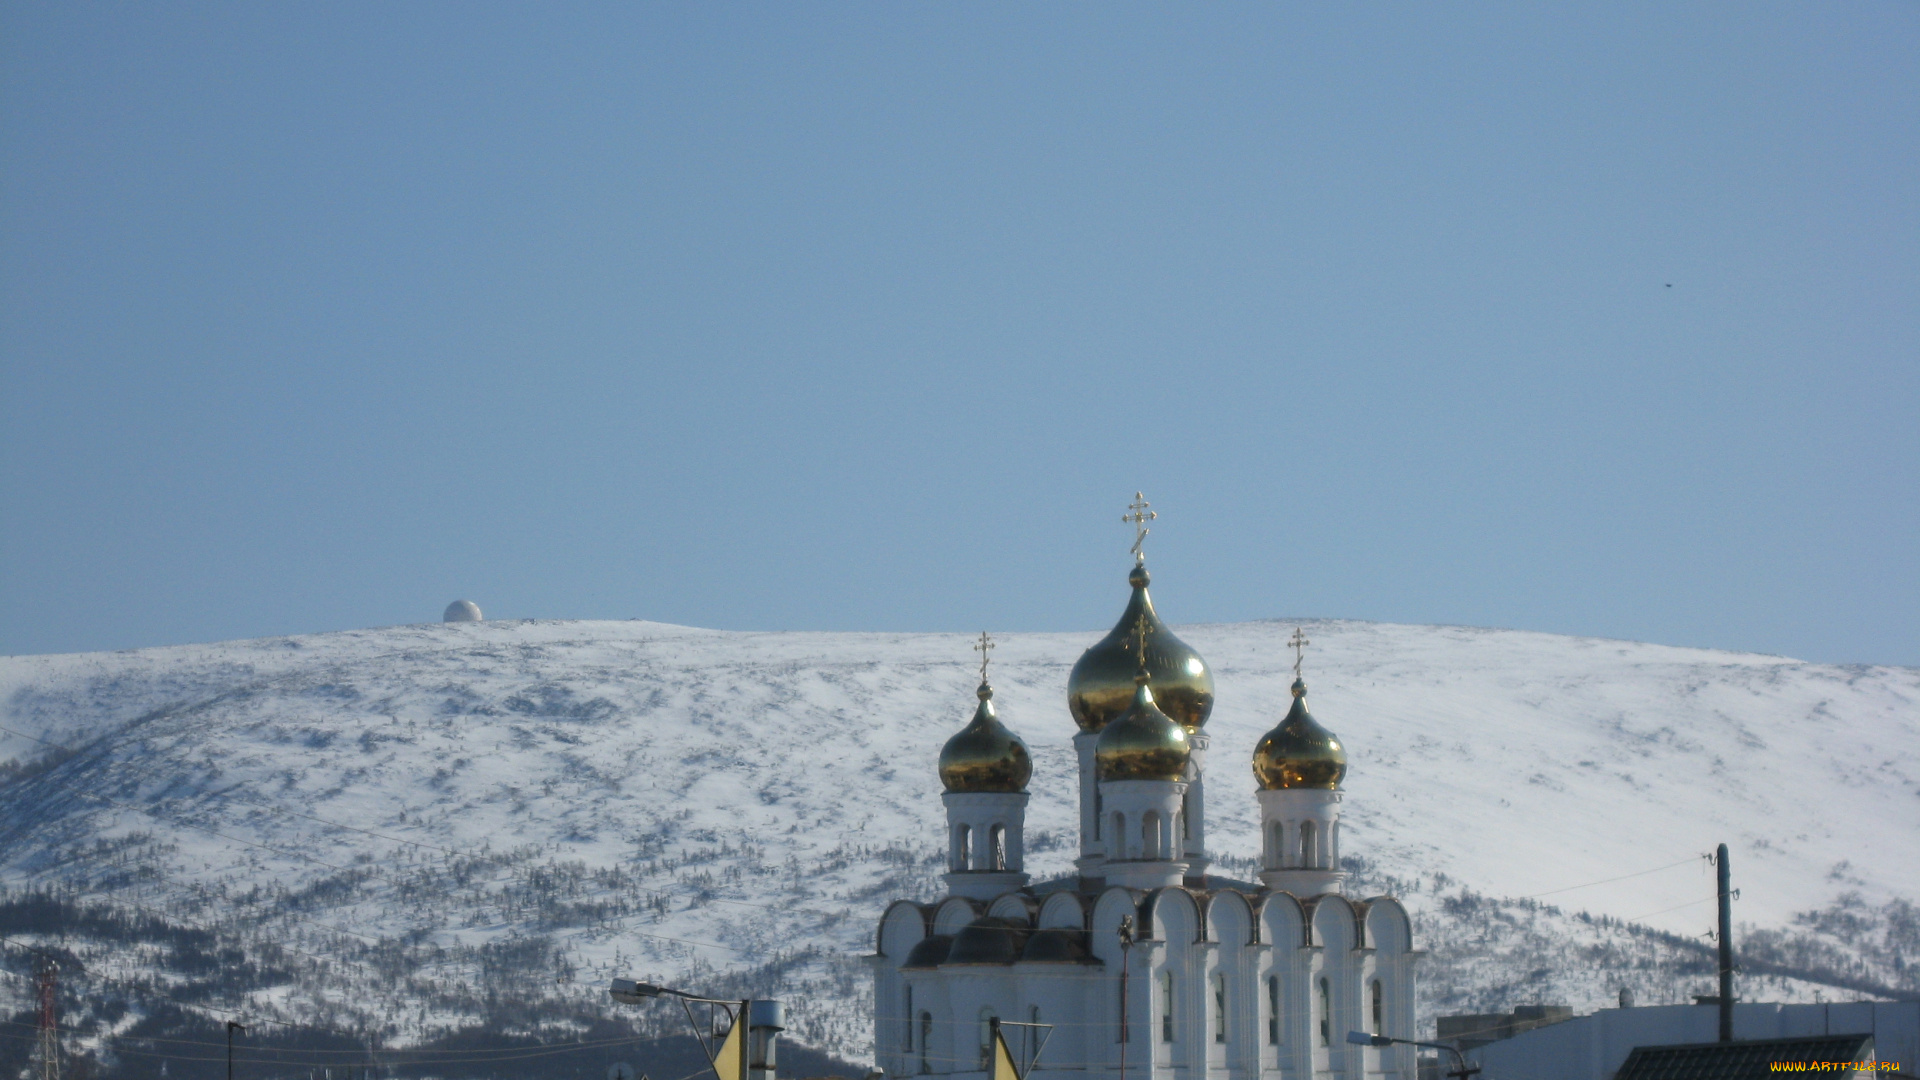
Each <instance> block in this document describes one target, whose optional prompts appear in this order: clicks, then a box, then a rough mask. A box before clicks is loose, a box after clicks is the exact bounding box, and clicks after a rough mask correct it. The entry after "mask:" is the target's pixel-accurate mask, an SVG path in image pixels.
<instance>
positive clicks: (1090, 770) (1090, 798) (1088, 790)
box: [1073, 731, 1106, 878]
mask: <svg viewBox="0 0 1920 1080" xmlns="http://www.w3.org/2000/svg"><path fill="white" fill-rule="evenodd" d="M1099 741H1100V735H1099V733H1098V732H1092V731H1083V732H1081V733H1080V734H1078V735H1075V736H1074V737H1073V749H1074V753H1075V754H1076V755H1077V756H1078V757H1079V759H1080V857H1079V858H1078V859H1076V860H1074V864H1073V865H1074V868H1075V869H1076V870H1078V871H1079V873H1080V876H1081V877H1083V878H1098V877H1100V876H1101V869H1100V867H1101V864H1102V863H1104V862H1105V861H1106V841H1105V839H1104V836H1103V832H1102V826H1101V814H1100V810H1101V806H1100V780H1099V774H1098V772H1097V771H1096V770H1097V767H1096V765H1095V764H1094V759H1093V747H1094V744H1095V743H1097V742H1099Z"/></svg>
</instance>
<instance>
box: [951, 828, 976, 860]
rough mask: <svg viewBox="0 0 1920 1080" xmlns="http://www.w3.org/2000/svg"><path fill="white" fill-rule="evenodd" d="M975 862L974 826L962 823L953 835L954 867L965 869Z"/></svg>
mask: <svg viewBox="0 0 1920 1080" xmlns="http://www.w3.org/2000/svg"><path fill="white" fill-rule="evenodd" d="M972 863H973V827H972V826H970V825H962V826H960V827H959V828H958V829H957V830H955V831H954V835H953V868H954V869H955V870H965V869H967V868H968V867H969V866H970V865H971V864H972Z"/></svg>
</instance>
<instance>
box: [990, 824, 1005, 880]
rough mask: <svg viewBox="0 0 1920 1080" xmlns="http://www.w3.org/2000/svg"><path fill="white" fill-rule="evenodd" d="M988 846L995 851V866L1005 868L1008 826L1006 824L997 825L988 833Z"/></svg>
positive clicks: (1000, 868)
mask: <svg viewBox="0 0 1920 1080" xmlns="http://www.w3.org/2000/svg"><path fill="white" fill-rule="evenodd" d="M987 846H988V848H989V850H990V851H991V852H992V853H993V868H994V869H995V870H1005V869H1006V868H1007V827H1006V826H1005V825H995V826H994V827H993V829H992V831H991V832H989V833H987Z"/></svg>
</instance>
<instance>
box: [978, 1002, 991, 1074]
mask: <svg viewBox="0 0 1920 1080" xmlns="http://www.w3.org/2000/svg"><path fill="white" fill-rule="evenodd" d="M993 1021H994V1012H993V1006H991V1005H982V1006H981V1007H980V1067H981V1068H983V1069H988V1070H991V1069H992V1068H993Z"/></svg>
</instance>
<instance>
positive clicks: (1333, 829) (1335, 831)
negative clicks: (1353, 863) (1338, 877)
mask: <svg viewBox="0 0 1920 1080" xmlns="http://www.w3.org/2000/svg"><path fill="white" fill-rule="evenodd" d="M1327 866H1328V867H1329V868H1330V869H1334V870H1338V869H1340V823H1339V822H1338V821H1336V822H1334V823H1333V824H1331V825H1329V826H1327Z"/></svg>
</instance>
